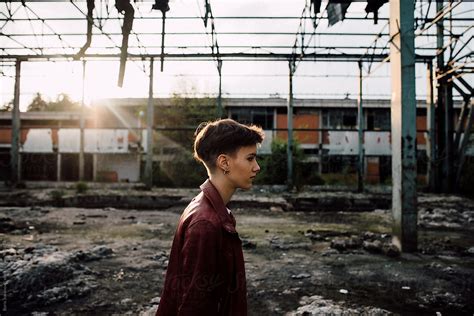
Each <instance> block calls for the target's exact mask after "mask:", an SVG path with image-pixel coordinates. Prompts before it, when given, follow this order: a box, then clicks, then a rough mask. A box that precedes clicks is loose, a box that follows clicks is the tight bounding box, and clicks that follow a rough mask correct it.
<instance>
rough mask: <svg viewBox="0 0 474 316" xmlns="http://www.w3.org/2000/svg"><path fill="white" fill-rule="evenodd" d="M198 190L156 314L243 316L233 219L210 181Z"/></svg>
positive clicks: (244, 296)
mask: <svg viewBox="0 0 474 316" xmlns="http://www.w3.org/2000/svg"><path fill="white" fill-rule="evenodd" d="M201 190H202V192H201V193H200V194H198V195H197V196H196V197H195V198H194V199H193V200H192V201H191V203H189V205H188V206H187V207H186V209H185V210H184V212H183V214H182V215H181V218H180V220H179V224H178V228H177V230H176V233H175V236H174V240H173V245H172V247H171V253H170V259H169V263H168V269H167V271H166V279H165V284H164V288H163V292H162V294H161V300H160V305H159V306H158V310H157V312H156V315H157V316H174V315H193V316H199V315H203V316H212V315H239V316H240V315H244V316H245V315H247V288H246V281H245V267H244V257H243V254H242V243H241V241H240V238H239V235H238V233H237V231H236V230H235V219H234V217H233V216H232V215H231V214H229V212H228V211H227V208H226V206H225V205H224V202H223V201H222V198H221V196H220V194H219V192H218V191H217V189H216V188H215V187H214V185H213V184H212V183H211V181H209V180H207V181H206V182H204V183H203V184H202V185H201Z"/></svg>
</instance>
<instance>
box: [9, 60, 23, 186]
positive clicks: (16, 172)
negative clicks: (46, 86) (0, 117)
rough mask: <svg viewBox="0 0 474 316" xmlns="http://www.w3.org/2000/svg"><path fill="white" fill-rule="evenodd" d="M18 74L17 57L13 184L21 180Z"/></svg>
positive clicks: (19, 64) (13, 129) (13, 112)
mask: <svg viewBox="0 0 474 316" xmlns="http://www.w3.org/2000/svg"><path fill="white" fill-rule="evenodd" d="M20 74H21V60H20V59H17V60H16V64H15V90H14V97H13V111H12V145H11V149H10V166H11V176H10V177H11V183H12V186H15V185H16V184H17V183H18V182H19V181H21V164H20V161H21V159H20V135H21V134H20V133H21V130H20V127H21V122H20Z"/></svg>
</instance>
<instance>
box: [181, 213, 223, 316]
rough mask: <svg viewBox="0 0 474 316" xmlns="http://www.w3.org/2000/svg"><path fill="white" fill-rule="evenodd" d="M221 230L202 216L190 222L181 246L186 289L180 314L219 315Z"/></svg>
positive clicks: (184, 286)
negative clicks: (196, 220)
mask: <svg viewBox="0 0 474 316" xmlns="http://www.w3.org/2000/svg"><path fill="white" fill-rule="evenodd" d="M220 237H221V232H220V231H219V230H218V229H217V228H216V227H215V226H214V225H212V224H211V223H210V222H207V221H204V220H201V221H198V222H196V223H193V224H192V225H190V226H188V227H187V229H186V232H185V236H184V243H183V248H182V250H181V260H182V261H181V262H182V271H181V272H182V276H183V279H182V282H183V288H182V289H183V292H182V297H181V300H180V301H181V302H180V305H179V307H178V315H180V316H184V315H216V314H217V312H218V308H219V307H218V304H219V300H218V295H217V293H216V292H217V291H216V288H217V287H218V286H219V285H220V284H221V283H222V281H223V280H222V276H221V275H219V272H218V268H219V267H218V258H217V256H218V245H219V242H220Z"/></svg>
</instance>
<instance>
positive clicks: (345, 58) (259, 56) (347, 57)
mask: <svg viewBox="0 0 474 316" xmlns="http://www.w3.org/2000/svg"><path fill="white" fill-rule="evenodd" d="M74 56H75V55H74V54H49V55H0V60H15V59H17V58H22V59H23V60H27V61H44V60H46V61H48V60H55V61H59V60H73V58H74ZM292 56H293V55H292V54H280V53H278V54H277V53H221V54H220V55H219V57H220V58H221V59H223V60H224V59H225V60H229V61H232V60H280V61H288V60H290V59H291V58H292ZM160 57H161V54H139V55H138V54H137V55H135V54H130V53H129V54H128V56H127V59H128V60H138V61H142V60H143V59H147V58H160ZM164 57H165V59H168V60H183V59H188V60H189V59H194V60H215V54H212V53H183V54H169V53H168V54H165V55H164ZM387 57H388V55H386V54H376V55H371V56H364V54H329V53H325V54H320V53H307V54H305V55H303V56H302V57H301V58H302V59H301V61H311V62H315V61H335V62H336V61H337V62H358V61H359V60H362V61H366V60H367V61H374V62H379V61H383V60H385V59H386V58H387ZM118 58H120V54H86V55H84V59H87V60H93V59H97V60H103V59H118ZM299 58H300V56H299ZM415 59H416V61H419V62H426V61H427V60H431V59H432V56H424V55H416V56H415Z"/></svg>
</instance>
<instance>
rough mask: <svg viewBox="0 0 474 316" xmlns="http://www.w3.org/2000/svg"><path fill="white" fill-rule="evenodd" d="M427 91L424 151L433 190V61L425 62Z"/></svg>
mask: <svg viewBox="0 0 474 316" xmlns="http://www.w3.org/2000/svg"><path fill="white" fill-rule="evenodd" d="M426 66H427V69H426V70H427V76H426V77H427V83H428V87H427V91H428V95H427V98H426V114H427V115H426V123H427V127H428V140H427V142H426V146H427V147H426V152H427V154H428V158H429V165H428V183H429V187H430V191H432V192H433V191H435V190H436V187H437V183H436V181H437V179H438V178H439V177H438V176H437V175H436V170H437V168H436V159H437V158H436V157H437V156H436V116H435V114H436V109H435V105H434V88H433V62H432V61H429V62H428V63H427V64H426Z"/></svg>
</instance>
